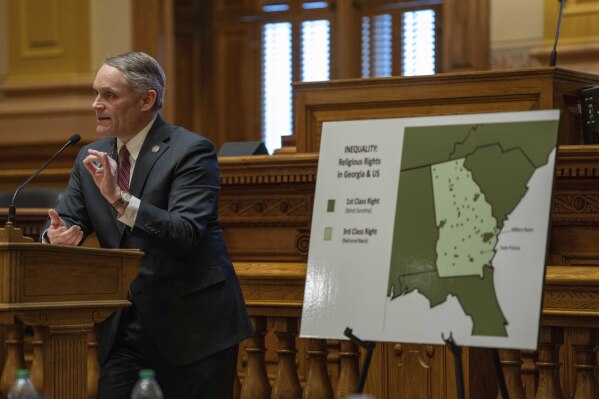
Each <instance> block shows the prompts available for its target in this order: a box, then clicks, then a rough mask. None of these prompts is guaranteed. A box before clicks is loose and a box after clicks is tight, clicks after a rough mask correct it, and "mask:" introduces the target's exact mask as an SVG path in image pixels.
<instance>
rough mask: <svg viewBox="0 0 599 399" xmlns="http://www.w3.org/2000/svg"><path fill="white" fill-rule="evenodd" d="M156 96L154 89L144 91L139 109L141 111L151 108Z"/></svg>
mask: <svg viewBox="0 0 599 399" xmlns="http://www.w3.org/2000/svg"><path fill="white" fill-rule="evenodd" d="M157 97H158V94H157V93H156V90H152V89H150V90H148V91H147V92H145V94H144V95H143V96H142V105H141V110H142V111H149V110H151V109H152V107H153V106H154V103H155V102H156V98H157Z"/></svg>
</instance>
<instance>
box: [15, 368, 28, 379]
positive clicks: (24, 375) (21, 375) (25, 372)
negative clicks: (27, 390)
mask: <svg viewBox="0 0 599 399" xmlns="http://www.w3.org/2000/svg"><path fill="white" fill-rule="evenodd" d="M27 377H29V370H27V369H18V370H17V378H27Z"/></svg>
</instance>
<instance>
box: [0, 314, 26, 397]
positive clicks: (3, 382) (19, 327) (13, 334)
mask: <svg viewBox="0 0 599 399" xmlns="http://www.w3.org/2000/svg"><path fill="white" fill-rule="evenodd" d="M8 319H9V322H10V324H7V325H6V341H5V342H6V360H5V362H4V369H3V370H2V376H1V377H0V394H2V395H6V394H7V393H8V391H9V389H10V386H11V385H12V383H13V382H14V380H15V379H16V378H17V370H18V369H22V368H25V359H24V358H23V324H22V323H21V322H20V321H19V320H14V319H12V317H9V318H8ZM11 319H12V320H11Z"/></svg>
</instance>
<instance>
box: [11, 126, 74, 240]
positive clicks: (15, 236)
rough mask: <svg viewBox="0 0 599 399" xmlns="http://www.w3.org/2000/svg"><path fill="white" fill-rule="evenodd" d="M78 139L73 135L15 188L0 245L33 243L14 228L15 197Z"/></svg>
mask: <svg viewBox="0 0 599 399" xmlns="http://www.w3.org/2000/svg"><path fill="white" fill-rule="evenodd" d="M80 139H81V136H79V135H78V134H74V135H72V136H71V137H69V140H68V141H67V142H66V143H65V144H64V145H63V146H62V147H61V148H60V150H58V151H57V152H56V153H55V154H54V155H52V157H50V159H48V160H47V161H46V163H44V164H43V165H42V166H41V167H40V168H39V169H38V170H36V171H35V173H33V174H32V175H31V176H29V177H28V178H27V180H25V181H24V182H23V183H21V185H20V186H19V187H17V189H16V190H15V193H14V195H13V197H12V201H11V203H10V206H9V208H8V220H7V221H6V224H5V225H4V227H3V228H0V244H3V243H16V242H33V241H34V240H33V239H32V238H31V237H25V236H23V233H22V232H21V229H19V228H16V227H15V226H14V223H15V217H16V215H17V209H16V207H15V200H16V198H17V195H18V194H19V191H21V189H22V188H23V187H25V186H26V185H27V184H29V182H30V181H31V180H33V179H34V178H35V177H36V176H37V175H39V174H40V173H41V172H42V171H43V170H44V169H46V167H47V166H48V165H49V164H50V162H52V161H54V159H55V158H56V157H57V156H58V155H59V154H60V153H61V152H62V151H63V150H64V149H65V148H67V147H68V146H70V145H71V144H75V143H77V142H78V141H79V140H80Z"/></svg>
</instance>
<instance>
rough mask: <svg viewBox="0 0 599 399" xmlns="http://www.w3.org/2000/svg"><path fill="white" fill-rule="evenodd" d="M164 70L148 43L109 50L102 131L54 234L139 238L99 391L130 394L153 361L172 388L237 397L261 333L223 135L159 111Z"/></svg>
mask: <svg viewBox="0 0 599 399" xmlns="http://www.w3.org/2000/svg"><path fill="white" fill-rule="evenodd" d="M164 81H165V78H164V72H163V71H162V68H161V67H160V65H159V64H158V63H157V62H156V60H154V59H153V58H152V57H150V56H148V55H146V54H144V53H138V52H131V53H127V54H122V55H119V56H116V57H111V58H108V59H106V61H105V62H104V64H103V65H102V67H101V68H100V70H99V71H98V73H97V75H96V79H95V81H94V85H93V88H94V93H95V100H94V102H93V105H92V106H93V108H94V110H95V112H96V124H97V127H96V131H97V133H99V134H100V135H101V136H103V138H101V139H100V140H98V141H96V142H94V143H91V144H89V145H87V146H84V147H83V148H82V150H81V152H80V153H79V156H78V157H77V160H76V162H75V165H74V167H73V171H72V174H71V179H70V181H69V186H68V188H67V190H66V193H65V194H64V196H63V198H62V200H61V202H60V205H59V206H58V207H57V209H56V210H50V211H49V212H48V213H49V216H50V220H49V222H48V228H47V230H46V231H45V233H44V240H45V241H47V242H49V243H51V244H63V245H79V244H81V243H82V242H83V241H84V240H85V238H86V237H87V235H89V234H90V233H92V232H95V233H96V236H97V238H98V241H99V243H100V245H101V246H102V247H103V248H139V249H141V250H142V251H143V252H144V254H145V255H144V257H143V259H142V265H141V270H140V272H139V274H138V276H137V277H136V278H135V280H134V281H133V283H132V284H131V287H130V296H131V301H132V302H133V307H132V308H128V309H125V310H123V311H122V312H116V313H115V314H114V315H112V316H111V317H110V318H109V319H108V320H107V321H105V322H104V323H102V324H101V325H100V326H99V360H100V365H101V373H100V381H99V385H98V399H108V398H109V399H119V398H123V399H125V398H129V397H130V394H131V390H132V388H133V385H134V383H135V381H136V380H137V374H138V371H139V370H140V369H142V368H152V369H155V371H156V377H157V380H158V382H159V384H160V385H161V386H162V389H163V391H164V393H165V396H166V397H167V398H172V399H175V398H176V399H181V398H195V399H197V398H206V399H224V398H230V397H231V395H232V386H233V381H234V376H235V371H236V370H235V369H236V361H237V350H238V345H239V342H240V341H241V340H243V339H244V338H246V337H248V336H250V335H251V333H252V329H251V325H250V322H249V319H248V316H247V312H246V309H245V304H244V301H243V296H242V293H241V289H240V287H239V282H238V280H237V276H236V275H235V271H234V270H233V267H232V264H231V261H230V259H229V256H228V253H227V249H226V246H225V243H224V240H223V233H222V230H221V228H220V225H219V223H218V220H217V208H218V207H217V205H218V195H219V189H220V187H219V184H220V181H219V179H220V178H219V172H218V164H217V159H216V153H215V149H214V146H213V144H212V143H211V142H210V141H209V140H207V139H205V138H203V137H202V136H200V135H197V134H195V133H192V132H190V131H188V130H186V129H184V128H181V127H177V126H173V125H170V124H168V123H166V122H165V121H164V120H163V119H162V118H161V117H160V114H159V110H160V109H161V107H162V101H163V100H162V99H163V91H164Z"/></svg>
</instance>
